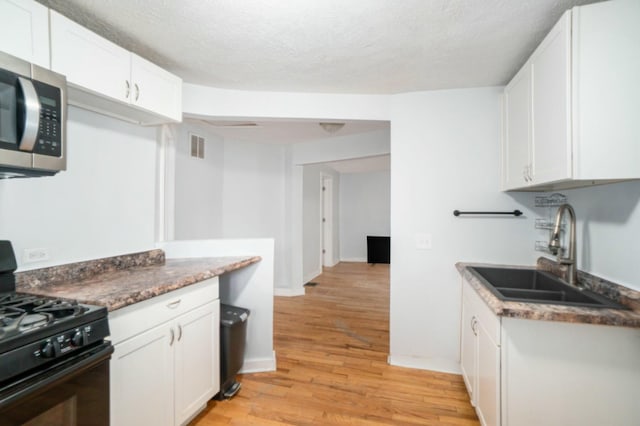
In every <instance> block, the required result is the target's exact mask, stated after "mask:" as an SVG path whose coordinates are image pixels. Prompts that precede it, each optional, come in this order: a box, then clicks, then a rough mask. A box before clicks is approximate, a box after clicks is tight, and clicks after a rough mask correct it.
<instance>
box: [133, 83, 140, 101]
mask: <svg viewBox="0 0 640 426" xmlns="http://www.w3.org/2000/svg"><path fill="white" fill-rule="evenodd" d="M133 87H135V89H136V101H137V100H138V98H139V97H140V88H139V87H138V83H136V84H134V85H133Z"/></svg>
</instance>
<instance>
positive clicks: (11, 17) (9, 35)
mask: <svg viewBox="0 0 640 426" xmlns="http://www.w3.org/2000/svg"><path fill="white" fill-rule="evenodd" d="M0 51H3V52H5V53H8V54H10V55H13V56H16V57H18V58H20V59H24V60H25V61H28V62H32V63H34V64H36V65H39V66H41V67H43V68H49V15H48V9H47V8H46V7H45V6H43V5H41V4H39V3H36V2H35V1H31V0H0Z"/></svg>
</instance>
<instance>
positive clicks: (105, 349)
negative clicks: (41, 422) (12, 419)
mask: <svg viewBox="0 0 640 426" xmlns="http://www.w3.org/2000/svg"><path fill="white" fill-rule="evenodd" d="M112 353H113V346H111V342H109V341H105V342H103V343H101V344H99V345H97V346H96V347H94V348H92V349H91V350H89V351H87V352H85V353H82V354H79V355H77V356H74V357H71V358H69V359H67V360H65V361H63V362H61V363H58V364H53V365H52V366H51V367H49V368H48V369H47V370H45V371H39V372H37V373H34V374H32V375H30V376H27V377H25V378H24V379H22V380H20V381H18V382H17V383H13V384H11V385H10V386H8V387H7V388H6V389H2V391H1V392H0V410H2V409H4V408H5V407H6V406H8V405H10V404H12V403H13V402H15V401H18V400H20V399H22V398H26V397H28V396H29V395H31V394H33V393H35V392H38V391H39V390H41V389H44V388H46V387H50V386H53V385H54V384H56V383H57V382H60V381H64V380H68V379H70V378H72V377H74V376H77V375H79V374H81V373H83V372H85V371H87V370H90V369H91V368H93V367H94V366H96V365H98V364H100V363H102V362H104V361H108V360H109V358H111V354H112ZM43 376H44V377H43Z"/></svg>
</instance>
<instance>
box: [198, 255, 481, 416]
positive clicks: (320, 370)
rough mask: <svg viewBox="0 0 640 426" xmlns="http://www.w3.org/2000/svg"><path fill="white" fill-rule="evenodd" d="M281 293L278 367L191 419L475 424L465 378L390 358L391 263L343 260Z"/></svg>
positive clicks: (276, 336) (276, 330)
mask: <svg viewBox="0 0 640 426" xmlns="http://www.w3.org/2000/svg"><path fill="white" fill-rule="evenodd" d="M314 281H315V282H317V283H318V285H317V286H316V287H308V288H307V289H306V295H304V296H297V297H276V298H275V301H274V346H275V350H276V353H277V364H278V365H277V371H276V372H269V373H255V374H247V375H244V376H240V377H239V378H238V379H239V381H241V382H242V390H241V391H240V392H239V394H238V395H237V396H235V397H234V398H233V399H231V400H228V401H210V402H209V404H208V405H207V408H206V409H205V410H204V411H203V412H202V413H201V414H200V415H199V416H198V417H196V418H195V419H194V420H193V421H192V423H191V426H211V425H247V426H253V425H260V426H287V425H291V426H293V425H295V426H305V425H353V426H376V425H394V426H398V425H458V426H476V425H478V424H479V423H478V419H477V417H476V415H475V411H474V410H473V407H471V404H470V403H469V397H468V395H467V392H466V389H465V386H464V382H463V381H462V378H461V377H460V376H458V375H454V374H446V373H437V372H431V371H421V370H415V369H409V368H402V367H394V366H391V365H388V363H387V357H388V354H389V266H388V265H368V264H364V263H339V264H338V265H336V266H335V267H332V268H325V269H324V271H323V274H322V275H321V276H320V277H318V278H317V279H315V280H314Z"/></svg>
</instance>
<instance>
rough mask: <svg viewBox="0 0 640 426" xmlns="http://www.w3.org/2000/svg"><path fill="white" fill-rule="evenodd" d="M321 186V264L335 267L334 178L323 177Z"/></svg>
mask: <svg viewBox="0 0 640 426" xmlns="http://www.w3.org/2000/svg"><path fill="white" fill-rule="evenodd" d="M320 185H321V192H320V199H321V201H320V204H321V219H320V221H321V241H322V244H321V247H320V256H321V260H320V264H321V265H322V266H333V265H334V263H333V178H332V177H331V176H329V175H321V177H320Z"/></svg>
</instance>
